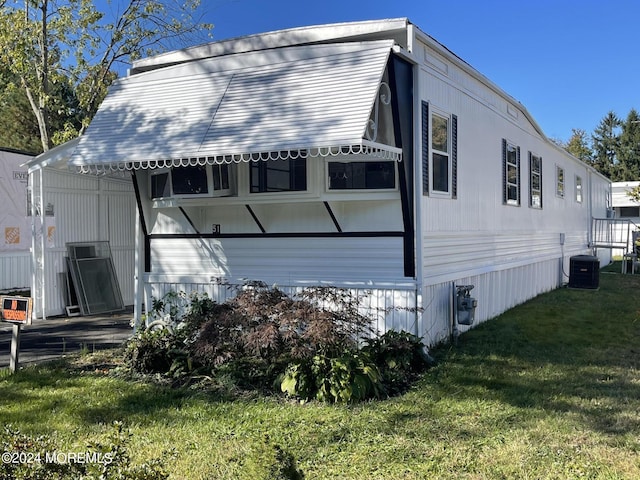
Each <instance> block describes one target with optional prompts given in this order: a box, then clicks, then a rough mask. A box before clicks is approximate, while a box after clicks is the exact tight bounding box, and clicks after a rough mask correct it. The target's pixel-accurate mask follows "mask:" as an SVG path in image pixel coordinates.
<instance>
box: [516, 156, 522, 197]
mask: <svg viewBox="0 0 640 480" xmlns="http://www.w3.org/2000/svg"><path fill="white" fill-rule="evenodd" d="M516 168H517V169H518V178H516V184H517V185H518V206H520V204H521V202H520V199H521V198H522V197H521V196H520V185H521V182H520V147H516Z"/></svg>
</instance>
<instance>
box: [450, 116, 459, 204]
mask: <svg viewBox="0 0 640 480" xmlns="http://www.w3.org/2000/svg"><path fill="white" fill-rule="evenodd" d="M451 196H452V197H453V198H458V117H457V116H456V115H451Z"/></svg>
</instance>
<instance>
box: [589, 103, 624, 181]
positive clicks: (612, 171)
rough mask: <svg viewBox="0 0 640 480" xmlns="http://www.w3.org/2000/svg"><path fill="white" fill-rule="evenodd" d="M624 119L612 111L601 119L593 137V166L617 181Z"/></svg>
mask: <svg viewBox="0 0 640 480" xmlns="http://www.w3.org/2000/svg"><path fill="white" fill-rule="evenodd" d="M621 126H622V121H621V120H620V119H619V118H618V116H617V115H616V114H615V113H614V112H612V111H610V112H609V113H607V115H606V116H605V117H604V118H603V119H602V120H601V121H600V123H599V124H598V126H597V127H596V129H595V130H594V132H593V134H592V135H591V139H592V142H593V166H594V167H595V168H596V170H598V171H599V172H600V173H602V174H603V175H605V176H607V177H609V178H610V179H611V180H614V181H616V180H617V179H618V176H619V173H618V171H619V165H618V151H619V149H620V148H619V147H620V127H621Z"/></svg>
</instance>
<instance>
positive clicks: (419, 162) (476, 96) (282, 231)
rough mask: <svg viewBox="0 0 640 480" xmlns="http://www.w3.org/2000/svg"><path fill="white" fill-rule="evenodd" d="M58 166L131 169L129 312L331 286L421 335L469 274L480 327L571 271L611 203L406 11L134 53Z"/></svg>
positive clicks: (440, 330)
mask: <svg viewBox="0 0 640 480" xmlns="http://www.w3.org/2000/svg"><path fill="white" fill-rule="evenodd" d="M542 94H543V92H541V95H542ZM70 164H71V165H72V166H75V167H77V168H78V169H80V170H82V171H84V172H93V173H102V172H110V171H112V170H121V171H130V172H131V175H132V176H133V181H134V185H135V188H136V194H137V201H138V212H139V223H138V228H139V237H138V247H137V249H138V253H139V256H138V263H137V269H138V274H137V278H138V279H139V282H140V283H139V289H138V294H137V296H136V313H135V314H136V317H137V318H138V319H139V318H140V314H141V311H142V310H141V307H142V305H143V304H146V305H150V302H151V297H152V296H153V297H160V296H162V294H163V293H165V292H167V291H169V290H184V291H186V292H189V291H191V290H198V291H207V292H209V293H210V294H211V295H212V296H213V297H214V298H223V297H224V296H225V295H227V289H226V284H229V283H231V284H235V283H241V282H242V281H243V279H252V280H262V281H265V282H268V283H277V284H278V285H280V286H282V287H284V288H288V289H290V290H295V289H299V288H301V287H303V286H307V285H337V286H341V287H348V288H351V289H354V290H358V291H369V292H371V297H370V301H371V306H373V307H380V308H387V307H390V306H400V307H408V308H409V309H414V311H401V312H398V311H392V312H390V313H388V315H387V316H386V318H384V319H383V320H382V321H381V323H380V324H379V327H380V328H381V329H385V328H395V329H405V330H408V331H411V332H414V333H416V334H418V335H420V336H422V337H424V338H425V341H426V342H427V343H429V344H433V343H436V342H438V341H440V340H443V339H445V338H446V337H447V336H448V335H449V334H450V333H451V332H452V317H453V311H454V310H453V307H452V305H453V303H454V302H453V295H452V292H454V291H455V288H454V287H455V285H460V284H465V285H466V284H472V285H474V286H475V289H474V290H473V291H472V293H473V295H474V296H475V297H476V298H477V300H478V307H477V311H476V319H477V320H476V321H484V320H486V319H489V318H491V317H494V316H496V315H498V314H500V313H501V312H503V311H505V310H507V309H508V308H510V307H513V306H514V305H516V304H518V303H521V302H524V301H525V300H527V299H530V298H532V297H534V296H536V295H538V294H539V293H542V292H545V291H548V290H551V289H554V288H556V287H558V286H560V285H561V284H562V283H563V282H565V281H567V276H566V272H568V267H569V257H570V256H573V255H577V254H587V253H592V251H593V250H592V248H591V246H592V232H591V222H592V217H599V218H605V217H606V216H607V206H608V205H609V204H610V203H609V202H610V195H611V192H610V183H609V181H608V180H607V179H606V178H604V177H603V176H601V175H599V174H598V173H597V172H596V171H595V170H594V169H593V168H591V167H589V166H587V165H586V164H584V163H582V162H580V161H579V160H578V159H576V158H575V157H573V156H571V155H569V154H568V153H567V152H566V151H564V150H563V149H561V148H559V147H558V146H557V145H555V144H554V143H553V142H551V141H549V140H548V139H547V138H546V137H545V135H544V134H543V132H542V130H541V129H540V127H539V126H538V125H537V124H536V123H535V121H534V120H533V119H532V118H531V116H530V115H529V113H528V112H527V110H526V109H525V108H524V107H523V106H522V105H521V104H520V103H518V102H517V101H516V100H515V99H513V98H512V97H510V96H509V95H507V94H506V93H505V92H503V91H502V90H501V89H500V88H498V87H497V86H496V85H495V84H493V83H492V82H491V81H490V80H488V79H487V78H486V77H484V76H483V75H481V74H480V73H478V72H477V71H476V70H474V69H473V68H472V67H470V66H469V65H468V64H467V63H465V62H464V61H463V60H461V59H460V58H458V57H457V56H455V55H454V54H453V53H452V52H450V51H449V50H448V49H447V48H446V47H444V46H443V45H441V44H439V43H438V42H437V41H436V40H434V39H433V38H431V37H430V36H428V35H427V34H425V33H423V32H422V31H420V30H419V29H418V28H416V27H415V26H414V25H413V24H411V23H410V22H409V21H408V20H406V19H391V20H381V21H369V22H357V23H347V24H337V25H322V26H316V27H307V28H297V29H291V30H283V31H278V32H270V33H265V34H260V35H252V36H248V37H243V38H239V39H233V40H226V41H220V42H215V43H211V44H208V45H203V46H199V47H194V48H189V49H186V50H181V51H176V52H170V53H167V54H164V55H159V56H157V57H152V58H147V59H143V60H140V61H137V62H135V63H134V65H133V68H132V69H131V74H130V75H129V76H128V77H126V78H123V79H120V80H118V81H117V82H116V83H115V84H114V85H113V86H112V87H111V89H110V92H109V95H108V96H107V98H106V100H105V101H104V103H103V104H102V106H101V108H100V110H99V111H98V113H97V115H96V117H95V119H94V120H93V123H92V124H91V126H90V127H89V129H88V130H87V133H86V135H85V136H84V137H83V138H82V139H81V140H80V141H79V143H78V146H77V148H76V149H75V151H74V153H73V155H72V157H71V160H70ZM89 178H91V177H89ZM597 254H598V255H599V256H600V260H601V264H605V263H608V262H609V260H610V251H609V250H601V249H600V250H598V251H597Z"/></svg>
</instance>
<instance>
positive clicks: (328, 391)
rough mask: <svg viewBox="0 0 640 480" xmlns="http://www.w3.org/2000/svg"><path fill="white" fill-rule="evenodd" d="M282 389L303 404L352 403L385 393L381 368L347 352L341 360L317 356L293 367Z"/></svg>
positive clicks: (287, 374)
mask: <svg viewBox="0 0 640 480" xmlns="http://www.w3.org/2000/svg"><path fill="white" fill-rule="evenodd" d="M280 389H281V390H282V392H284V393H286V394H287V395H289V396H292V397H298V398H301V399H302V400H311V399H316V400H319V401H322V402H329V403H350V402H356V401H360V400H365V399H367V398H375V397H380V396H381V395H382V394H383V393H384V389H383V387H382V377H381V375H380V372H379V371H378V367H377V366H376V365H375V364H374V363H373V362H372V361H371V359H369V357H368V356H367V355H365V354H363V353H361V352H344V353H343V354H342V355H340V356H339V357H327V356H324V355H316V356H314V357H313V358H312V359H310V360H307V361H301V362H297V363H292V364H290V365H289V366H288V367H287V369H286V370H285V373H284V376H283V378H282V381H281V384H280Z"/></svg>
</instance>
